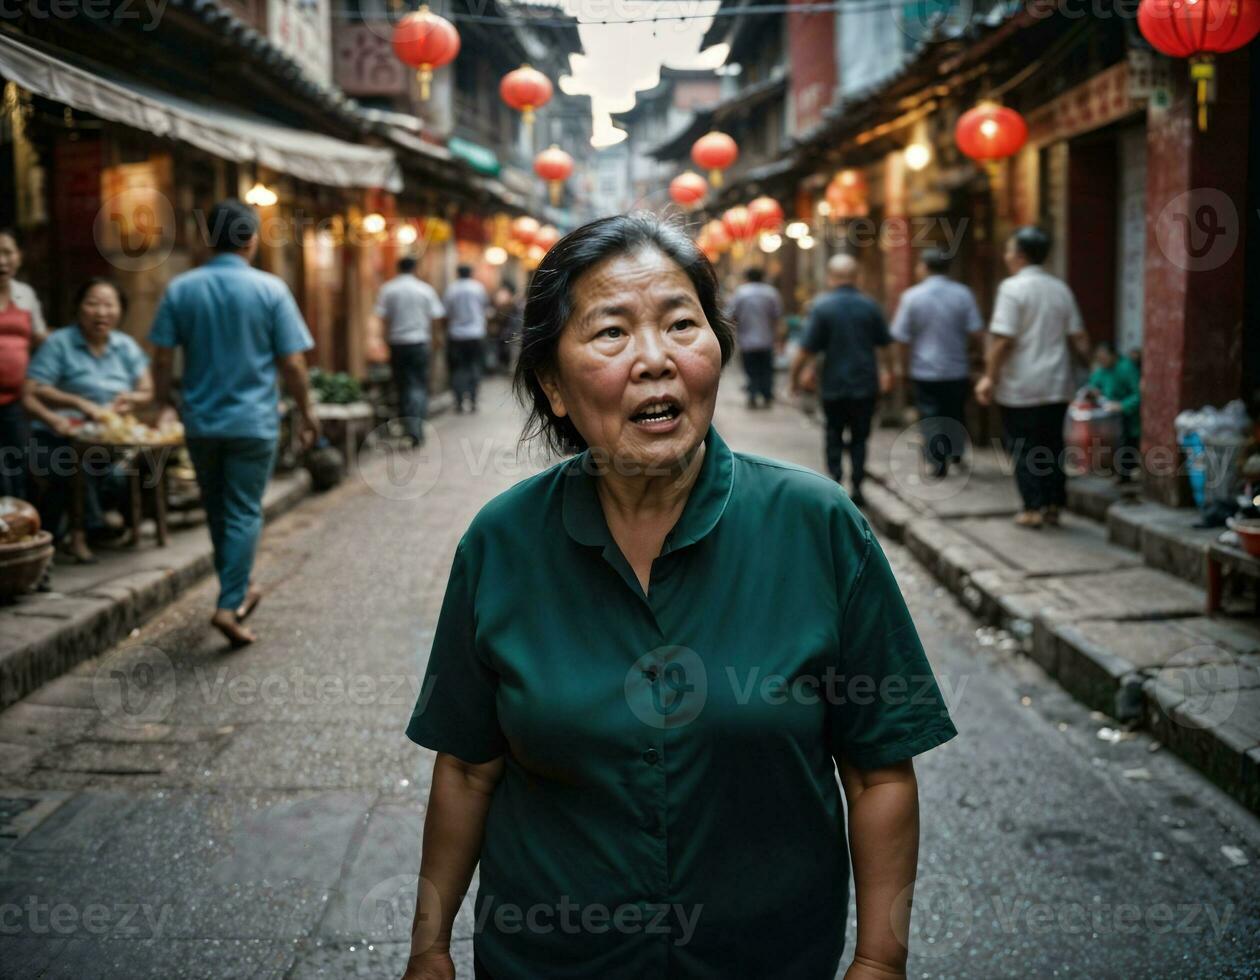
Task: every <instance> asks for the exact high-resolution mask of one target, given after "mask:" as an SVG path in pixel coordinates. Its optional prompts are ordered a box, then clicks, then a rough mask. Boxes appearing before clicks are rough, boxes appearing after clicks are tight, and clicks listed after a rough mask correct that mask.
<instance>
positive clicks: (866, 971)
mask: <svg viewBox="0 0 1260 980" xmlns="http://www.w3.org/2000/svg"><path fill="white" fill-rule="evenodd" d="M905 976H906V971H905V970H904V969H903V970H898V969H897V968H896V967H892V966H887V965H885V964H883V963H876V962H875V961H874V960H868V959H867V958H866V957H864V956H855V957H853V962H852V963H850V964H849V968H848V969H847V970H845V971H844V980H905Z"/></svg>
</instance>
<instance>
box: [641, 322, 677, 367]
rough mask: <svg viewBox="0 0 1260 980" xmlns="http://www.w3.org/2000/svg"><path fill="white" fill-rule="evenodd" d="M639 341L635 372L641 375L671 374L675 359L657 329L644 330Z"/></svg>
mask: <svg viewBox="0 0 1260 980" xmlns="http://www.w3.org/2000/svg"><path fill="white" fill-rule="evenodd" d="M640 336H641V341H640V343H639V356H638V361H637V363H636V365H635V373H636V374H637V375H638V376H639V377H648V378H659V377H662V376H667V375H669V374H671V373H672V372H673V370H674V360H673V358H672V357H670V355H669V351H668V350H667V349H666V347H665V344H664V343H663V342H662V341H661V338H660V337H659V336H658V335H657V334H656V332H655V331H644V333H643V334H641V335H640Z"/></svg>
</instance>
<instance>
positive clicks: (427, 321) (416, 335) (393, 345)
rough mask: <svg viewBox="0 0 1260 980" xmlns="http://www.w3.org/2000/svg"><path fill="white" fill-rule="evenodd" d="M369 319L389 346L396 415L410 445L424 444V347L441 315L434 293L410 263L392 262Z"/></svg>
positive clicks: (426, 406)
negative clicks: (392, 269)
mask: <svg viewBox="0 0 1260 980" xmlns="http://www.w3.org/2000/svg"><path fill="white" fill-rule="evenodd" d="M373 313H374V315H375V316H376V317H377V319H378V321H379V325H380V327H381V328H383V331H384V333H385V339H386V341H387V342H388V343H389V365H390V367H391V368H392V369H393V373H394V385H395V387H396V388H397V389H398V410H399V411H400V412H401V413H402V420H403V425H404V426H405V427H406V429H407V435H408V437H409V438H410V439H411V444H412V445H413V446H419V445H421V444H422V443H423V442H424V420H425V416H426V415H427V414H428V410H429V347H430V344H431V343H432V341H433V325H434V323H435V322H440V321H441V319H442V317H444V316H445V315H446V310H445V309H444V308H443V306H442V301H441V300H440V299H439V298H438V294H437V290H435V289H434V288H433V287H432V286H430V285H429V284H428V283H427V282H425V281H424V280H423V279H421V278H420V277H419V276H417V275H416V260H415V259H414V258H412V257H411V256H406V257H405V258H402V259H399V260H398V275H396V276H394V278H393V279H391V280H390V281H389V282H387V283H385V285H383V286H382V287H381V291H380V292H379V293H378V294H377V296H376V308H375V310H373Z"/></svg>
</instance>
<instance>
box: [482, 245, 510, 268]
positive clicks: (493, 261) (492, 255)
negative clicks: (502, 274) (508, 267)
mask: <svg viewBox="0 0 1260 980" xmlns="http://www.w3.org/2000/svg"><path fill="white" fill-rule="evenodd" d="M485 259H486V262H487V263H489V264H490V265H502V264H503V263H504V262H506V261H507V260H508V254H507V250H506V249H502V248H500V247H499V246H498V245H491V246H490V247H489V248H488V249H486V255H485Z"/></svg>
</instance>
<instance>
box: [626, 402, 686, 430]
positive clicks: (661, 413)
mask: <svg viewBox="0 0 1260 980" xmlns="http://www.w3.org/2000/svg"><path fill="white" fill-rule="evenodd" d="M681 415H682V406H681V405H679V404H678V402H676V401H674V399H672V398H661V399H658V400H656V401H651V402H646V403H644V404H643V405H641V406H640V407H639V409H638V411H636V412H635V413H634V414H633V415H631V416H630V421H631V422H633V423H634V424H635V425H636V426H638V427H639V428H640V429H646V430H648V431H649V432H668V431H669V430H671V429H673V428H674V427H675V426H676V425H677V424H678V419H679V417H680V416H681Z"/></svg>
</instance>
